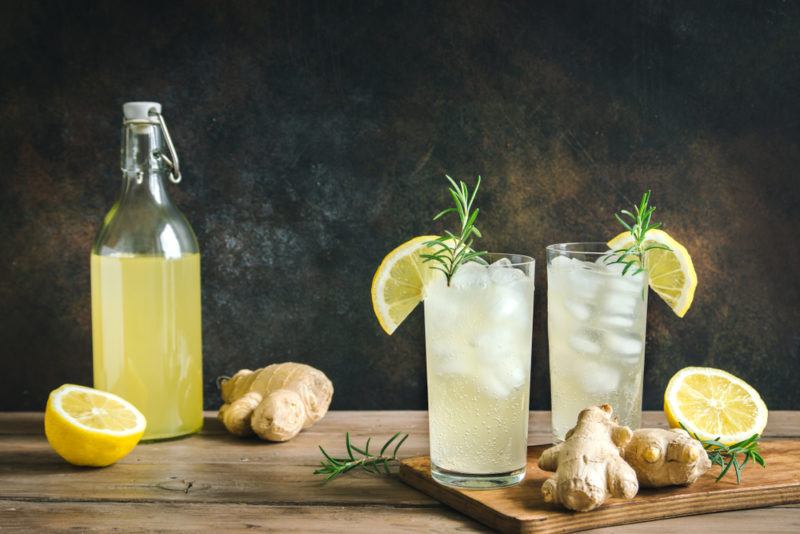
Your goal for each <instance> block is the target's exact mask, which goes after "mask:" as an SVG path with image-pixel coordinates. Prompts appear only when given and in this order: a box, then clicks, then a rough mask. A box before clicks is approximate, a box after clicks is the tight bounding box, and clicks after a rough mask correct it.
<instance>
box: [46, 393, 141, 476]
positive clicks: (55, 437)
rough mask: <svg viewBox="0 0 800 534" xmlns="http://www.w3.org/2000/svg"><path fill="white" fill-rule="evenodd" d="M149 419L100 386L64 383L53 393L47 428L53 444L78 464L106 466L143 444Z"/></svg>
mask: <svg viewBox="0 0 800 534" xmlns="http://www.w3.org/2000/svg"><path fill="white" fill-rule="evenodd" d="M146 425H147V422H146V420H145V418H144V415H142V413H141V412H140V411H139V410H137V409H136V407H135V406H134V405H133V404H131V403H130V402H128V401H126V400H124V399H122V398H120V397H118V396H116V395H113V394H111V393H108V392H105V391H100V390H97V389H92V388H87V387H83V386H76V385H73V384H64V385H63V386H61V387H60V388H58V389H55V390H53V391H52V392H51V393H50V398H49V399H48V400H47V409H46V410H45V415H44V430H45V435H46V436H47V441H49V442H50V446H52V447H53V449H54V450H55V451H56V452H57V453H58V454H59V455H60V456H61V457H62V458H64V459H65V460H66V461H68V462H69V463H71V464H75V465H90V466H95V467H102V466H106V465H110V464H113V463H114V462H116V461H117V460H119V459H121V458H122V457H124V456H125V455H127V454H128V453H129V452H130V451H131V450H133V448H134V447H135V446H136V444H137V443H139V440H140V439H141V437H142V434H144V429H145V426H146Z"/></svg>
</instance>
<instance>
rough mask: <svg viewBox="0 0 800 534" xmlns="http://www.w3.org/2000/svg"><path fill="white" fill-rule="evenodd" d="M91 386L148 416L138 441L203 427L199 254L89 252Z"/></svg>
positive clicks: (190, 431) (178, 434) (177, 434)
mask: <svg viewBox="0 0 800 534" xmlns="http://www.w3.org/2000/svg"><path fill="white" fill-rule="evenodd" d="M91 271H92V321H93V323H94V325H93V344H94V386H95V387H96V388H98V389H102V390H105V391H109V392H111V393H114V394H116V395H119V396H120V397H122V398H124V399H126V400H127V401H129V402H131V403H132V404H133V405H134V406H136V407H137V408H138V409H139V410H140V411H141V412H142V413H143V414H144V415H145V417H146V418H147V429H146V431H145V434H144V437H143V439H162V438H170V437H176V436H180V435H184V434H189V433H192V432H196V431H198V430H199V429H200V428H201V427H202V424H203V369H202V357H201V352H202V343H201V334H200V332H201V326H200V322H201V321H200V255H199V254H185V255H182V256H180V257H178V258H166V257H163V256H127V257H126V256H99V255H96V254H92V257H91Z"/></svg>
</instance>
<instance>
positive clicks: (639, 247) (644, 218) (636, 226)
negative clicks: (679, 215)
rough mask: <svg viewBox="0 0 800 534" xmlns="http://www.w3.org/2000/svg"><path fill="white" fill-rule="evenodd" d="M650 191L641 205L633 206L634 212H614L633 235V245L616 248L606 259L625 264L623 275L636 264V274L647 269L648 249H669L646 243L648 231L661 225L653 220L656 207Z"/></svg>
mask: <svg viewBox="0 0 800 534" xmlns="http://www.w3.org/2000/svg"><path fill="white" fill-rule="evenodd" d="M650 193H651V191H650V190H648V191H647V192H646V193H645V194H643V195H642V200H640V201H639V205H638V206H636V205H634V206H633V212H631V211H629V210H620V212H619V213H615V214H614V217H616V219H617V220H618V221H619V222H620V224H622V226H624V227H625V228H626V229H627V230H628V231H629V232H630V233H631V236H633V244H632V245H631V246H629V247H627V248H620V249H617V250H614V251H613V252H612V253H611V255H610V256H609V257H608V258H607V260H606V263H610V264H611V263H621V264H623V265H625V268H624V269H622V275H623V276H625V275H626V274H627V273H628V271H630V270H631V269H632V268H633V267H634V266H635V267H636V270H635V271H634V272H633V274H634V275H637V274H639V273H640V272H642V271H644V270H645V254H646V253H647V251H648V250H653V249H659V248H660V249H663V250H669V247H668V246H666V245H662V244H658V243H651V244H649V245H645V244H644V242H645V241H646V237H647V232H648V231H650V230H655V229H657V228H660V227H661V223H660V222H651V220H652V217H653V212H654V211H656V207H655V206H650V205H649V204H650ZM626 219H627V220H626Z"/></svg>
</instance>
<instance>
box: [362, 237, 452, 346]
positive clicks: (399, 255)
mask: <svg viewBox="0 0 800 534" xmlns="http://www.w3.org/2000/svg"><path fill="white" fill-rule="evenodd" d="M434 239H437V236H435V235H423V236H419V237H415V238H414V239H410V240H408V241H406V242H405V243H403V244H402V245H400V246H399V247H397V248H396V249H394V250H393V251H391V252H390V253H389V254H387V255H386V257H385V258H383V261H382V262H381V264H380V266H378V270H377V271H375V276H373V277H372V309H373V310H375V316H376V317H377V318H378V322H379V323H380V325H381V328H383V330H384V331H385V332H386V333H387V334H389V335H391V334H392V333H394V331H395V330H396V329H397V327H398V326H400V323H402V322H403V320H404V319H405V318H406V317H408V314H410V313H411V312H412V311H413V310H414V308H416V307H417V304H419V303H420V302H422V299H423V298H424V296H425V293H424V290H425V284H426V283H427V282H428V281H429V280H430V279H431V278H432V277H433V276H434V275H436V273H438V271H436V270H435V269H431V268H430V266H429V265H425V263H424V262H423V261H422V256H421V255H422V254H431V253H433V252H435V251H436V249H435V248H432V247H429V246H427V245H426V243H428V242H429V241H433V240H434Z"/></svg>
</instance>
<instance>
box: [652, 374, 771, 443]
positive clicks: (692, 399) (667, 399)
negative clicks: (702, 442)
mask: <svg viewBox="0 0 800 534" xmlns="http://www.w3.org/2000/svg"><path fill="white" fill-rule="evenodd" d="M664 414H665V415H666V416H667V421H669V425H670V427H671V428H680V424H679V423H683V424H684V426H685V427H686V428H687V429H688V430H689V431H690V432H693V433H695V434H697V436H698V437H699V438H701V439H717V438H719V441H721V442H722V443H724V444H726V445H731V444H733V443H737V442H739V441H742V440H745V439H747V438H749V437H750V436H752V435H753V434H759V435H760V434H761V433H762V432H763V431H764V427H766V426H767V417H768V411H767V406H766V404H764V401H763V400H761V396H760V395H759V394H758V392H757V391H756V390H755V389H753V387H752V386H751V385H750V384H748V383H747V382H745V381H744V380H742V379H741V378H738V377H736V376H733V375H732V374H730V373H728V372H725V371H722V370H720V369H714V368H711V367H686V368H684V369H681V370H680V371H678V372H677V373H675V376H673V377H672V378H671V379H670V381H669V384H668V385H667V389H666V391H665V392H664Z"/></svg>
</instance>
